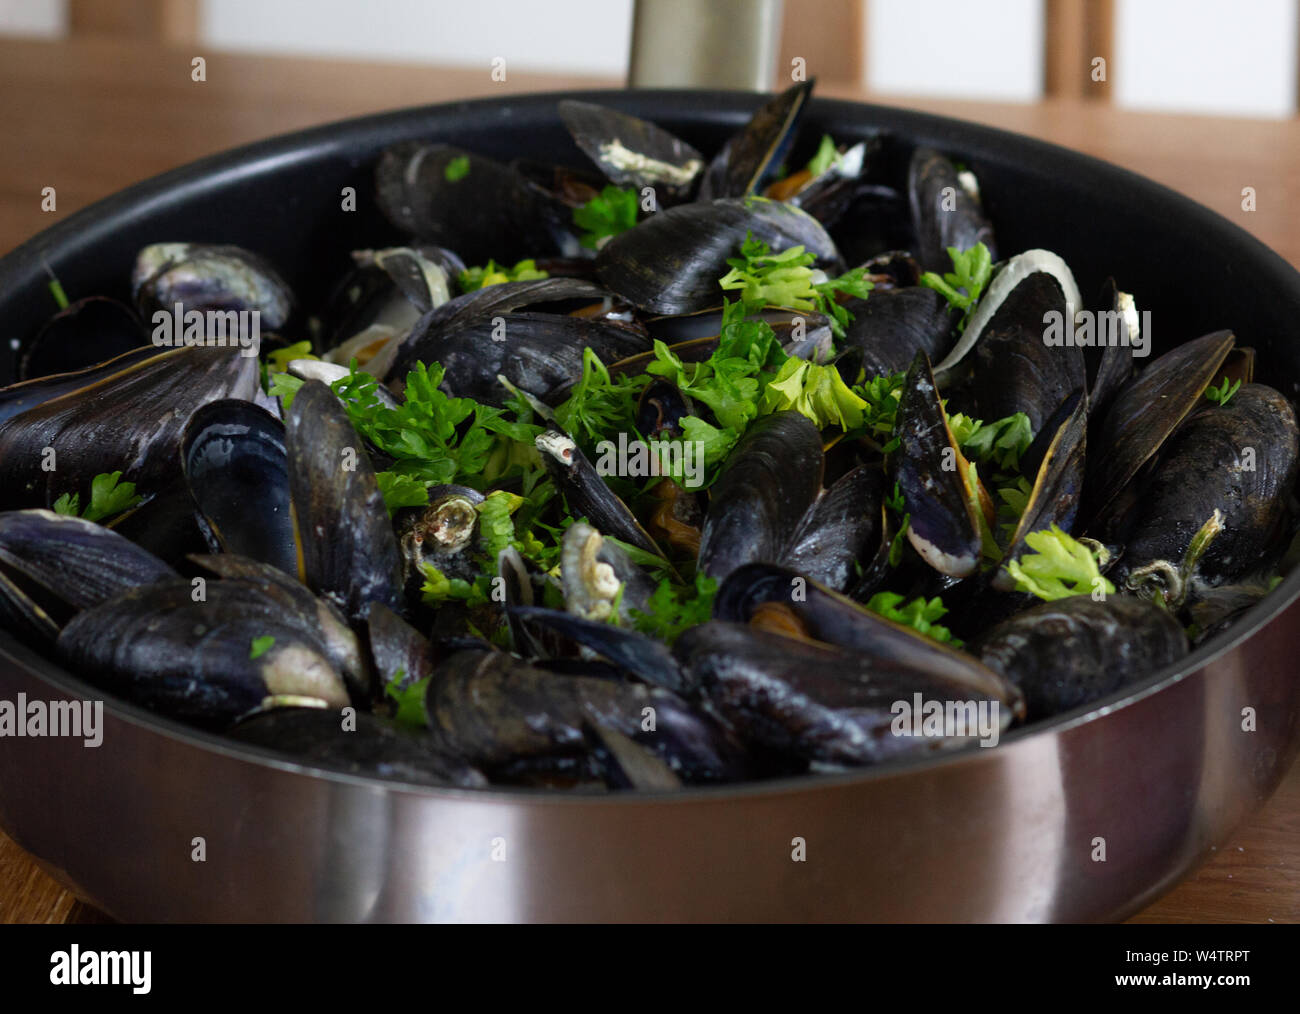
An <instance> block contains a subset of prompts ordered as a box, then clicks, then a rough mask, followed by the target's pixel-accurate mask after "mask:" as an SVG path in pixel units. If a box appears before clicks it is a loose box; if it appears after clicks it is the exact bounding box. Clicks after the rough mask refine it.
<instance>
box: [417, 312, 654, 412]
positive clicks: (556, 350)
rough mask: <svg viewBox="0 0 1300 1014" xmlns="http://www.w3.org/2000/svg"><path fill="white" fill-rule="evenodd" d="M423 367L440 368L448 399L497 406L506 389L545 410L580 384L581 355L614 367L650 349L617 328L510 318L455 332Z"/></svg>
mask: <svg viewBox="0 0 1300 1014" xmlns="http://www.w3.org/2000/svg"><path fill="white" fill-rule="evenodd" d="M421 347H422V348H424V349H427V350H428V351H426V352H423V353H422V356H427V359H426V360H425V361H426V362H437V363H441V364H442V366H443V368H444V369H445V370H446V373H445V375H444V377H443V386H444V388H445V389H446V390H447V391H448V393H450V394H451V395H452V396H453V397H458V398H474V399H475V400H477V401H483V402H487V403H489V404H500V403H501V402H502V401H503V400H504V399H505V398H506V396H507V395H508V394H509V392H508V390H507V389H506V388H505V387H504V386H503V385H502V384H501V383H500V381H498V379H497V378H498V377H505V379H506V380H508V381H509V382H510V383H511V384H513V385H514V386H515V387H518V388H520V389H521V390H524V391H527V392H528V393H529V394H532V395H535V396H536V397H538V398H540V399H542V401H544V402H546V403H548V404H554V403H557V402H558V401H560V400H562V399H563V396H564V392H566V391H567V390H568V389H569V387H571V386H572V385H573V384H575V383H577V382H578V381H579V380H581V379H582V370H583V366H582V362H583V352H584V350H585V349H591V350H592V351H593V352H594V353H595V354H596V356H597V357H598V358H599V359H600V360H601V361H602V362H606V363H609V362H615V361H617V360H619V359H624V358H626V357H628V356H633V355H636V354H638V353H640V352H643V351H645V350H647V349H648V348H650V341H649V340H648V339H647V338H645V336H644V335H642V334H640V333H638V332H636V331H634V330H631V329H629V328H627V327H625V326H624V325H622V324H619V323H611V322H608V321H604V320H598V319H591V318H586V317H573V316H567V315H563V314H555V313H510V314H504V315H502V316H499V317H496V318H493V319H490V320H483V321H480V322H478V323H475V324H469V325H466V326H464V327H461V328H457V329H456V330H454V331H451V332H450V333H448V334H445V335H443V336H442V337H441V338H440V339H438V340H437V341H436V342H435V343H434V344H433V347H432V348H430V347H429V346H428V345H423V344H422V346H421Z"/></svg>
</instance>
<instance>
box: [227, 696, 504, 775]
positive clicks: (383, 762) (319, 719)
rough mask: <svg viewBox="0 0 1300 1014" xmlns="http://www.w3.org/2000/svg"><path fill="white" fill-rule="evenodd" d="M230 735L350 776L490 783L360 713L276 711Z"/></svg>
mask: <svg viewBox="0 0 1300 1014" xmlns="http://www.w3.org/2000/svg"><path fill="white" fill-rule="evenodd" d="M229 735H230V736H231V738H233V739H237V740H239V741H240V742H241V743H248V744H251V745H253V746H261V747H266V748H268V749H271V750H276V751H278V752H280V753H286V754H289V755H290V756H292V757H295V758H297V759H298V760H300V761H303V762H306V763H308V764H320V765H322V766H324V767H328V768H330V769H332V770H342V771H345V772H347V773H348V774H351V775H361V776H364V777H369V778H387V779H393V780H395V781H400V782H408V783H410V784H413V785H455V786H458V787H460V788H470V789H480V788H485V787H486V786H487V784H488V780H487V779H486V778H485V777H484V776H483V774H482V773H481V772H479V771H477V770H475V769H474V768H472V767H470V766H469V765H468V764H466V763H465V762H464V761H462V760H460V759H458V758H455V757H449V756H447V755H446V754H444V753H441V752H439V751H438V750H436V749H434V747H433V745H432V743H431V742H430V741H429V737H428V735H427V734H424V733H421V732H420V731H419V730H417V729H411V728H407V727H405V726H402V725H399V724H397V723H396V722H394V721H392V720H391V719H385V718H381V717H379V716H378V715H372V714H368V713H367V712H364V711H361V712H354V713H352V714H351V715H349V716H348V717H347V718H343V717H340V715H339V712H338V711H337V710H336V709H333V708H315V707H311V708H294V707H284V708H274V709H271V710H269V711H259V712H257V713H256V714H254V715H252V716H250V717H248V718H246V719H244V720H243V721H242V722H239V723H238V724H237V725H235V726H234V727H232V728H231V729H230V730H229Z"/></svg>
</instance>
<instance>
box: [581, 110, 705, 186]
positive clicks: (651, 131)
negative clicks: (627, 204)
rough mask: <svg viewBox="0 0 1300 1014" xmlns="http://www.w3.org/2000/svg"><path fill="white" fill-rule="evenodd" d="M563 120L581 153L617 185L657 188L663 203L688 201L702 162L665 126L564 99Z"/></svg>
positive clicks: (689, 147) (701, 158)
mask: <svg viewBox="0 0 1300 1014" xmlns="http://www.w3.org/2000/svg"><path fill="white" fill-rule="evenodd" d="M559 111H560V119H562V120H563V121H564V125H565V126H566V127H567V128H568V130H569V133H570V134H571V135H573V140H574V141H575V142H576V143H577V145H578V147H579V148H581V149H582V151H583V153H584V154H585V155H586V156H587V157H588V158H590V159H591V160H592V161H593V162H595V163H596V165H598V166H600V168H601V171H602V172H603V173H604V174H605V175H606V176H608V177H609V178H610V180H611V181H613V182H614V183H616V184H618V185H619V186H632V187H636V188H638V189H640V188H642V187H653V188H654V190H655V191H656V193H657V194H660V195H662V196H661V198H660V200H659V202H658V203H661V204H671V203H675V202H676V201H678V200H682V199H684V198H685V197H686V196H687V195H688V194H689V193H690V191H691V189H692V187H694V185H695V180H696V178H697V177H698V176H699V174H700V171H701V170H702V169H703V168H704V158H703V156H702V155H700V153H699V152H698V151H696V150H695V149H694V148H692V147H691V146H690V145H689V144H687V143H686V142H685V141H682V140H680V139H679V138H676V137H674V136H673V135H672V134H670V133H669V132H668V131H666V130H664V129H663V128H662V127H658V126H656V125H655V124H653V123H649V122H647V121H646V120H642V119H640V118H639V117H636V116H632V115H630V114H628V113H622V112H619V111H618V110H616V109H610V108H609V107H608V106H598V105H595V104H594V103H591V102H579V101H577V100H575V99H565V100H564V101H562V102H560V104H559Z"/></svg>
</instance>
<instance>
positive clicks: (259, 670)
mask: <svg viewBox="0 0 1300 1014" xmlns="http://www.w3.org/2000/svg"><path fill="white" fill-rule="evenodd" d="M222 584H223V582H220V581H217V582H213V583H211V584H210V585H209V586H208V588H207V593H206V595H205V597H204V598H203V599H201V600H199V601H195V599H194V592H193V587H192V585H191V582H189V581H185V580H180V581H171V582H163V583H159V584H154V585H150V586H148V587H145V588H139V589H136V590H135V591H131V592H127V593H126V594H124V595H119V596H117V597H116V598H112V599H109V600H108V601H106V602H103V603H102V604H100V605H98V606H95V607H94V608H92V609H87V610H85V611H84V612H81V613H78V614H77V615H76V616H75V617H73V618H72V620H70V621H69V622H68V624H67V626H65V627H64V628H63V631H62V633H60V634H59V639H58V642H57V644H56V650H57V652H58V655H59V658H60V659H61V660H62V661H63V662H64V663H65V664H67V665H69V666H70V667H72V668H73V669H74V670H75V671H76V672H78V673H81V674H83V675H84V676H85V677H86V678H87V679H88V680H90V682H92V683H93V684H95V685H96V686H98V687H101V688H103V689H105V690H108V691H110V692H113V693H117V694H120V695H121V696H123V697H125V698H127V699H128V700H130V701H133V702H134V703H136V704H141V705H143V706H145V707H147V708H150V709H151V710H154V711H159V712H161V713H163V714H165V715H168V716H170V717H173V718H180V719H184V720H187V721H191V722H194V723H196V724H200V725H206V726H214V727H222V726H224V725H227V724H229V723H230V722H232V721H234V720H235V719H237V718H240V717H242V716H244V715H247V714H249V713H251V712H253V711H256V710H258V709H260V708H266V707H275V706H278V705H279V704H280V703H283V702H285V701H294V700H301V699H307V700H310V701H312V702H316V703H318V704H320V705H323V706H326V707H331V708H336V709H337V708H343V707H346V706H348V704H349V703H350V701H349V697H348V692H347V688H346V687H345V686H344V683H343V679H342V677H341V676H340V674H339V673H338V672H337V671H336V670H335V669H334V667H333V666H332V665H331V664H330V661H329V659H328V657H327V656H326V653H325V650H324V648H323V647H322V645H321V643H320V641H319V640H318V639H317V638H316V637H314V636H312V635H311V634H309V633H306V632H304V630H303V629H302V625H301V624H297V623H289V622H285V621H284V620H283V619H281V618H279V617H277V616H276V615H275V611H274V610H275V606H274V604H272V603H270V602H269V601H268V600H265V599H262V598H261V597H260V596H258V595H257V594H256V593H255V592H254V591H252V590H251V589H250V588H249V587H248V586H245V585H242V584H240V585H239V587H237V588H234V587H232V588H227V589H222V587H221V586H222ZM267 639H269V640H267ZM259 648H260V649H261V650H259Z"/></svg>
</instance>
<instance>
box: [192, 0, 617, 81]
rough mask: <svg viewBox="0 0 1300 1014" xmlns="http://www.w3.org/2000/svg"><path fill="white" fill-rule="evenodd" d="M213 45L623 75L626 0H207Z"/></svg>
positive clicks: (205, 21)
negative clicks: (497, 60) (497, 61)
mask: <svg viewBox="0 0 1300 1014" xmlns="http://www.w3.org/2000/svg"><path fill="white" fill-rule="evenodd" d="M202 12H203V13H202V21H201V29H202V33H203V38H204V40H205V41H206V42H207V43H208V44H209V45H211V46H212V47H214V48H216V49H253V50H267V51H278V52H292V53H312V54H329V55H340V56H354V57H362V58H368V59H397V60H420V61H427V62H430V63H440V64H444V65H446V64H451V65H464V66H475V67H488V66H489V65H490V63H491V60H492V59H493V58H494V57H498V56H502V57H505V59H506V66H507V68H510V67H516V66H517V67H520V68H523V69H528V70H555V71H570V72H579V73H591V74H613V75H622V74H624V73H626V71H627V59H628V41H629V39H630V38H631V33H632V0H496V2H493V0H369V2H365V3H358V2H357V0H204V3H203V8H202Z"/></svg>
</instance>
